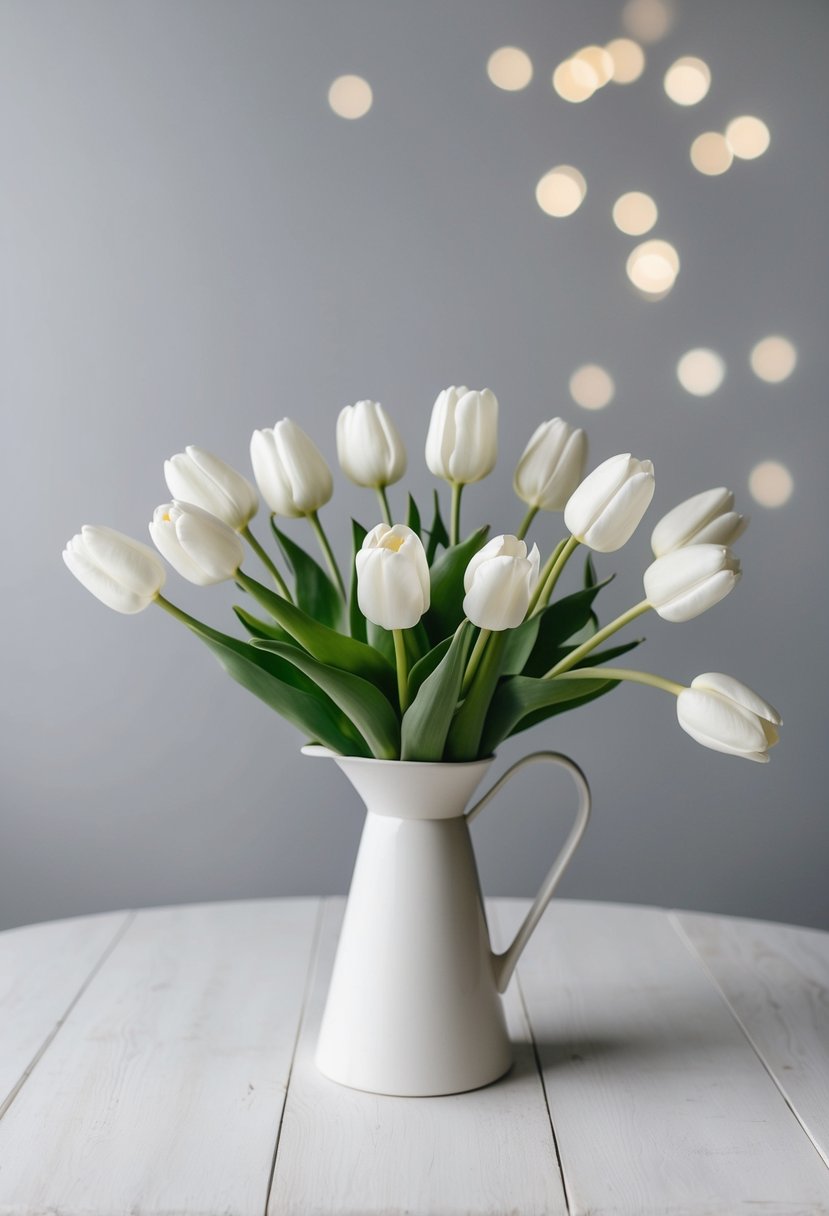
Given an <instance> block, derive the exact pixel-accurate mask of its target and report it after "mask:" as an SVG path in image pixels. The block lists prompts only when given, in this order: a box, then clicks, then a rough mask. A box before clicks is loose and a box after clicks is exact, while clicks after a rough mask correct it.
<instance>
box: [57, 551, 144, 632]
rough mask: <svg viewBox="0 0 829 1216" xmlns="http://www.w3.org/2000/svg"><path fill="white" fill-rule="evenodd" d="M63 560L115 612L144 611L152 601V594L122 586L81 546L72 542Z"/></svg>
mask: <svg viewBox="0 0 829 1216" xmlns="http://www.w3.org/2000/svg"><path fill="white" fill-rule="evenodd" d="M77 539H80V538H77ZM63 560H64V562H65V563H66V566H67V567H68V569H69V570H70V571H71V572H72V574H74V576H75V578H76V579H77V580H78V582H79V583H80V584H81V585H82V586H83V587H85V588H86V590H87V591H89V592H91V594H92V595H94V596H95V597H96V598H97V599H99V600H100V601H101V603H103V604H105V605H106V606H107V608H112V609H113V610H114V611H115V612H122V613H124V614H125V615H132V614H134V613H136V612H143V610H144V609H145V608H147V607H148V606H149V605H150V604H151V603H152V599H153V597H152V596H147V595H141V594H139V593H138V592H136V591H130V590H129V589H128V588H126V587H124V586H122V584H121V583H119V582H117V581H116V580H115V579H114V578H113V577H112V575H110V574H107V572H106V571H105V570H102V569H101V568H100V566H98V565H96V564H95V562H94V561H92V559H91V558H90V557H89V556H88V554H87V553H85V552H84V551H83V550H82V549H81V548H79V547H73V545H72V543H71V542H70V544H69V545H67V547H66V548H65V549H64V551H63Z"/></svg>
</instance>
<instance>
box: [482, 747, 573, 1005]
mask: <svg viewBox="0 0 829 1216" xmlns="http://www.w3.org/2000/svg"><path fill="white" fill-rule="evenodd" d="M539 760H542V761H545V762H546V763H548V764H560V765H561V766H562V768H566V769H567V771H568V772H569V773H570V774H571V776H572V778H573V780H574V781H575V783H576V789H577V790H578V794H579V806H578V810H577V811H576V818H575V821H574V823H573V826H572V828H571V830H570V835H569V836H568V837H567V839H566V840H565V842H564V846H563V847H562V849H561V852H560V853H559V855H558V857H556V859H555V861H554V862H553V864H552V866H551V867H550V869H549V871H548V873H547V877H546V878H545V879H544V882H543V883H542V884H541V890H540V891H539V892H538V894H537V895H536V897H535V899H534V900H533V903H532V906H531V907H530V910H529V912H528V913H527V915H526V916H525V917H524V920H523V922H522V924H521V928H520V929H519V930H518V932H517V933H516V935H515V937H514V938H513V940H512V944H511V945H510V946H509V947H508V948H507V949H506V950H505V951H504V953H503V954H495V955H493V965H494V969H495V984H496V987H497V989H498V991H499V992H504V991H505V990H506V987H507V984H509V982H510V980H511V979H512V973H513V971H514V970H515V965H516V963H517V962H518V959H519V958H520V957H521V952H522V951H523V949H524V947H525V946H526V944H527V942H528V941H529V940H530V937H531V935H532V932H533V930H534V929H535V927H536V925H537V924H538V922H539V921H540V920H541V917H542V915H543V913H544V909H545V908H546V907H547V904H548V903H549V902H550V900H551V899H552V896H553V892H554V891H555V889H556V887H557V886H558V884H559V882H560V881H561V877H562V875H563V874H564V871H565V870H566V869H567V866H568V865H569V864H570V859H571V858H572V856H573V854H574V853H575V851H576V849H577V847H578V845H579V842H580V841H581V838H582V836H583V835H584V830H585V828H586V827H587V822H588V820H589V818H590V806H591V799H590V786H589V785H588V784H587V778H586V777H585V775H584V773H583V772H582V771H581V769H580V768H579V766H578V765H577V764H575V763H574V762H573V761H572V760H571V759H570V758H569V757H568V756H562V755H561V753H560V752H533V753H532V754H531V755H529V756H524V757H523V759H521V760H519V761H517V763H516V764H513V766H512V767H511V768H508V769H507V771H506V772H505V773H504V775H503V777H501V778H499V780H498V781H496V782H495V784H494V785H493V787H492V789H491V790H489V792H488V793H486V794H484V796H483V798H481V799H480V800H479V801H478V802H476V803H475V805H474V806H473V807H471V808H470V809H469V810H468V811H467V812H466V821H467V823H471V822H472V820H473V819H474V818H475V817H476V816H477V815H478V814H479V812H480V811H482V810H483V809H484V807H485V806H486V805H487V803H489V802H491V801H492V799H493V798H494V797H495V795H496V794H497V793H498V791H499V790H500V789H501V787H502V786H503V785H506V783H507V781H509V780H510V778H511V777H514V776H515V774H516V773H517V772H518V771H519V769H522V768H524V766H525V765H527V764H535V763H536V761H539Z"/></svg>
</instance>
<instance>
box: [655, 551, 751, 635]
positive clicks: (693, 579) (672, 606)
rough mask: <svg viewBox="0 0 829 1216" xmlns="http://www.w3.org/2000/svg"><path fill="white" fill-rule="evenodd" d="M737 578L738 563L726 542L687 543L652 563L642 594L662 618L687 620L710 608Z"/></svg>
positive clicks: (730, 587) (733, 585) (731, 586)
mask: <svg viewBox="0 0 829 1216" xmlns="http://www.w3.org/2000/svg"><path fill="white" fill-rule="evenodd" d="M739 578H740V562H739V560H738V558H736V557H735V556H734V554H733V553H732V552H731V550H730V549H728V548H726V547H725V545H689V546H688V547H687V548H686V549H676V550H674V552H673V553H666V554H665V556H664V557H658V558H657V559H656V561H654V562H651V564H650V565H649V566H648V568H647V570H646V571H645V575H644V580H643V581H644V584H645V596H646V598H647V600H648V601H649V603H650V605H651V607H652V608H654V609H655V610H656V612H658V613H659V615H660V616H661V617H662V619H663V620H665V621H690V620H692V619H693V618H694V617H695V616H699V614H700V613H701V612H705V611H706V609H707V608H712V607H713V606H714V604H716V603H718V602H719V601H720V600H721V599H723V598H724V597H725V596H726V595H728V593H729V591H732V590H733V589H734V587H735V586H736V585H737V582H738V581H739Z"/></svg>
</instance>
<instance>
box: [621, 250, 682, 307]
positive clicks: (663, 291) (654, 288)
mask: <svg viewBox="0 0 829 1216" xmlns="http://www.w3.org/2000/svg"><path fill="white" fill-rule="evenodd" d="M626 270H627V275H628V278H629V279H630V281H631V283H632V284H633V286H634V287H637V288H638V289H639V291H641V292H643V293H644V294H645V295H646V296H649V297H651V298H652V299H657V298H659V299H661V298H662V297H663V296H665V295H667V293H668V292H669V291H670V290H671V288H672V287H673V285H674V283H675V282H676V276H677V275H678V274H679V254H678V253H677V251H676V249H675V248H674V246H673V245H671V244H670V243H669V242H668V241H661V240H653V241H643V242H642V244H641V245H637V246H636V248H635V249H633V250H632V251H631V254H630V256H629V257H628V260H627V265H626Z"/></svg>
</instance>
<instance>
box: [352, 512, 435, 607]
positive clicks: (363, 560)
mask: <svg viewBox="0 0 829 1216" xmlns="http://www.w3.org/2000/svg"><path fill="white" fill-rule="evenodd" d="M356 568H357V602H358V604H359V605H360V611H361V612H362V614H363V616H364V617H366V619H367V620H369V621H373V622H374V624H375V625H380V626H381V627H382V628H383V629H411V628H412V627H413V626H414V625H416V624H417V622H418V621H419V620H420V618H421V617H422V616H423V614H424V612H426V611H427V610H428V608H429V601H430V586H429V563H428V562H427V560H426V551H425V550H424V548H423V544H422V543H421V540H420V537H419V536H418V535H417V533H416V532H413V531H412V529H411V528H407V527H406V525H405V524H394V525H393V526H392V527H389V525H388V524H378V525H377V526H376V527H375V528H372V530H371V531H370V532H369V534H368V535H367V536H366V538H365V540H364V541H363V545H362V548H361V549H360V550H359V552H358V553H357V557H356Z"/></svg>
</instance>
